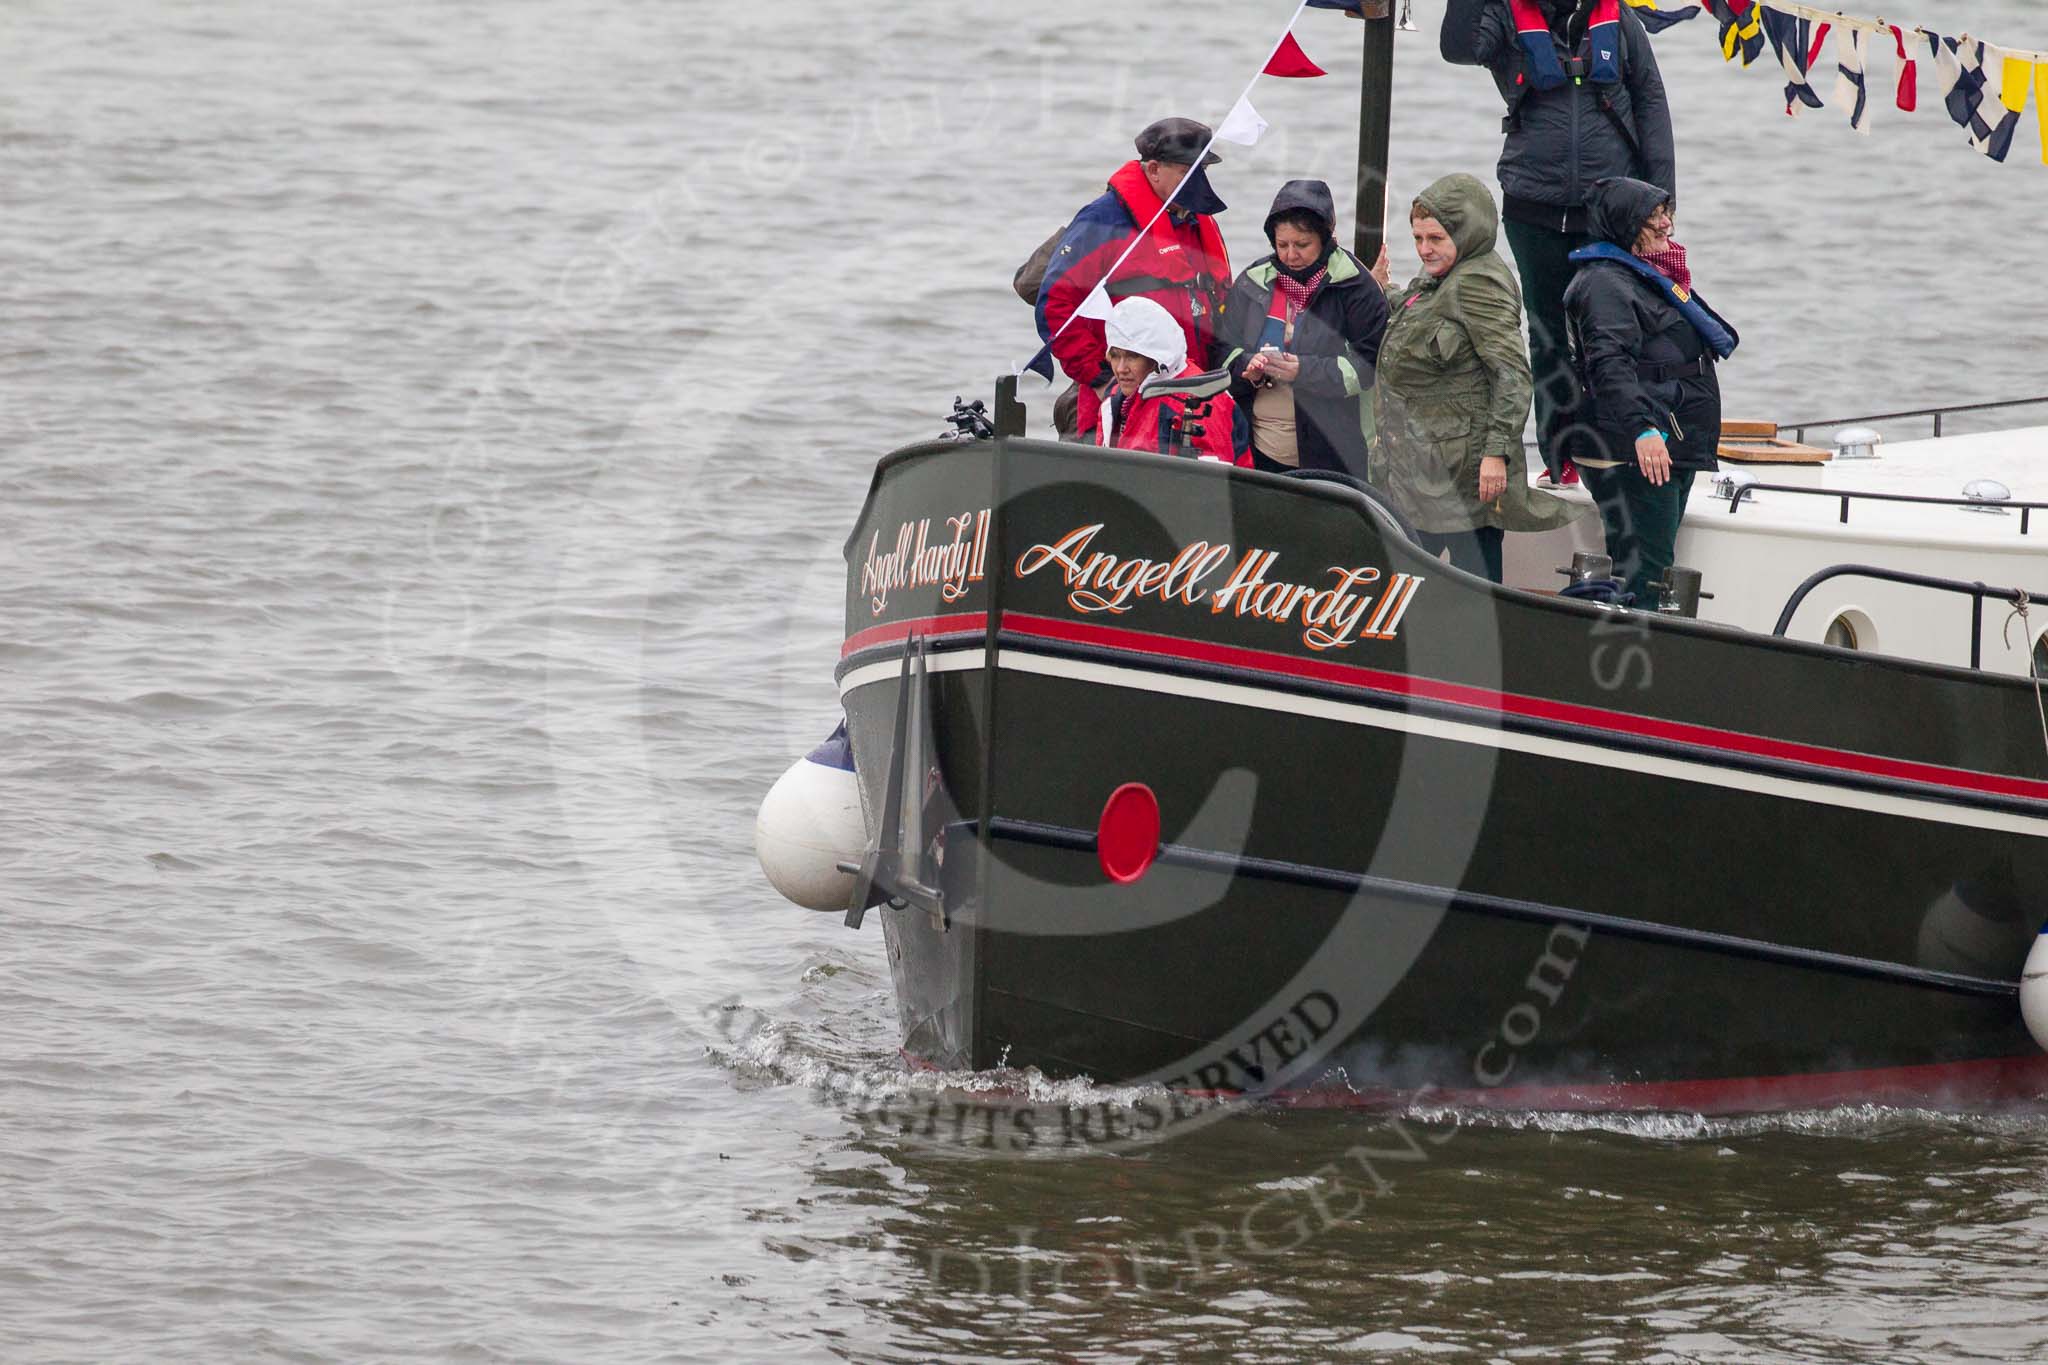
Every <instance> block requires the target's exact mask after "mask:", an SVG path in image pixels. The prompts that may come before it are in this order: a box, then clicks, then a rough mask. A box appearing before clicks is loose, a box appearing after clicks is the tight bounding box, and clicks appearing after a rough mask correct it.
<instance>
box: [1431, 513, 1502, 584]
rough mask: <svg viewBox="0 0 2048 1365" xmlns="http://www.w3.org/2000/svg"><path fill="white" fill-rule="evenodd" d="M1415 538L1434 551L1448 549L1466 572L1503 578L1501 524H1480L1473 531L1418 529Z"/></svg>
mask: <svg viewBox="0 0 2048 1365" xmlns="http://www.w3.org/2000/svg"><path fill="white" fill-rule="evenodd" d="M1415 539H1416V540H1417V541H1418V542H1419V543H1420V544H1421V546H1422V548H1423V549H1425V550H1427V551H1429V552H1430V553H1431V554H1433V555H1441V554H1442V553H1443V552H1444V551H1445V550H1449V551H1450V552H1451V563H1452V564H1454V565H1456V566H1457V567H1458V568H1460V569H1463V570H1464V571H1465V572H1466V573H1473V574H1478V575H1479V576H1480V577H1481V578H1489V579H1492V580H1493V581H1494V582H1496V583H1498V582H1500V547H1501V529H1500V527H1498V526H1480V527H1475V528H1474V529H1472V530H1470V531H1441V532H1439V531H1417V532H1416V533H1415Z"/></svg>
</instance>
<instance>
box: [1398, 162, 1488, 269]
mask: <svg viewBox="0 0 2048 1365" xmlns="http://www.w3.org/2000/svg"><path fill="white" fill-rule="evenodd" d="M1415 207H1417V208H1418V209H1421V210H1422V212H1423V213H1425V214H1427V215H1428V216H1429V217H1431V218H1434V219H1436V220H1437V221H1438V222H1439V223H1442V224H1443V225H1444V231H1446V232H1448V233H1450V234H1451V241H1452V242H1453V243H1454V244H1455V245H1456V246H1457V248H1458V265H1463V264H1465V262H1467V261H1469V260H1471V259H1472V258H1473V257H1475V256H1484V255H1485V254H1486V253H1487V252H1489V251H1492V250H1493V247H1494V243H1495V242H1497V241H1498V240H1499V239H1500V209H1499V208H1497V207H1496V206H1495V205H1494V202H1493V196H1492V195H1491V194H1489V193H1488V192H1487V189H1486V186H1485V185H1483V184H1481V183H1480V182H1479V181H1478V180H1476V179H1474V178H1473V177H1472V176H1469V175H1447V176H1445V177H1444V178H1443V179H1441V180H1439V181H1437V182H1436V183H1435V184H1434V185H1431V186H1430V187H1429V188H1428V189H1426V190H1424V191H1423V192H1422V193H1421V194H1418V195H1416V196H1415ZM1451 268H1452V269H1453V270H1455V269H1457V266H1452V267H1451Z"/></svg>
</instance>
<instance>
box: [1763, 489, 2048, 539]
mask: <svg viewBox="0 0 2048 1365" xmlns="http://www.w3.org/2000/svg"><path fill="white" fill-rule="evenodd" d="M1751 493H1804V494H1807V495H1808V496H1817V497H1823V498H1840V499H1841V500H1842V523H1843V525H1847V524H1848V522H1849V499H1851V498H1868V499H1869V500H1870V501H1872V502H1923V503H1930V504H1933V505H1934V506H1937V507H1970V508H1975V509H1977V510H1979V511H1983V512H2003V511H2005V510H2006V509H2007V508H2011V507H2017V508H2019V510H2020V534H2021V535H2025V534H2026V533H2027V526H2028V523H2029V521H2030V520H2031V519H2032V517H2033V514H2034V512H2035V510H2036V509H2048V502H1987V501H1986V500H1984V499H1983V498H1937V497H1930V496H1929V495H1927V494H1925V493H1860V492H1857V491H1856V490H1854V489H1844V488H1813V487H1810V486H1807V485H1803V484H1796V483H1745V484H1737V485H1736V486H1735V488H1734V490H1733V491H1732V492H1731V493H1730V494H1729V497H1728V515H1730V516H1734V515H1735V509H1736V508H1738V507H1740V506H1742V500H1743V499H1744V498H1746V497H1748V496H1749V495H1750V494H1751Z"/></svg>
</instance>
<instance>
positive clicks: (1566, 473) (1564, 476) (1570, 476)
mask: <svg viewBox="0 0 2048 1365" xmlns="http://www.w3.org/2000/svg"><path fill="white" fill-rule="evenodd" d="M1578 481H1579V467H1578V466H1577V465H1575V464H1573V463H1572V462H1571V460H1570V459H1569V458H1567V459H1566V460H1565V461H1564V463H1563V465H1562V466H1561V467H1560V468H1559V470H1558V474H1557V486H1558V487H1559V488H1564V487H1566V486H1567V485H1570V484H1575V483H1577V482H1578Z"/></svg>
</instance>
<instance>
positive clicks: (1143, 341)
mask: <svg viewBox="0 0 2048 1365" xmlns="http://www.w3.org/2000/svg"><path fill="white" fill-rule="evenodd" d="M1103 332H1104V334H1105V335H1106V337H1107V339H1108V341H1109V368H1110V373H1111V374H1113V375H1114V376H1115V379H1116V382H1115V383H1113V384H1111V385H1110V387H1109V393H1108V394H1107V395H1106V396H1105V397H1104V398H1103V400H1102V420H1101V423H1100V425H1099V426H1098V427H1097V433H1098V435H1097V439H1098V440H1099V441H1100V442H1101V443H1102V444H1103V445H1105V446H1110V447H1112V448H1114V449H1117V450H1149V451H1153V452H1155V453H1158V454H1165V455H1172V454H1178V453H1180V447H1181V445H1182V444H1183V443H1184V444H1185V445H1186V446H1188V447H1191V448H1192V450H1193V453H1194V454H1195V455H1196V456H1197V457H1198V458H1201V459H1204V460H1221V461H1223V462H1224V463H1226V464H1237V465H1245V466H1249V465H1250V464H1251V462H1252V458H1251V452H1250V451H1245V452H1243V453H1240V452H1239V451H1238V450H1237V449H1236V447H1235V445H1234V444H1233V440H1234V438H1233V432H1234V430H1235V428H1236V426H1237V407H1236V405H1235V404H1234V403H1233V402H1232V401H1231V398H1230V394H1229V393H1228V392H1224V393H1219V394H1217V395H1216V396H1215V397H1214V398H1209V399H1202V400H1194V401H1193V403H1192V404H1191V403H1190V400H1187V399H1183V398H1181V397H1178V396H1173V395H1169V396H1167V397H1163V398H1140V397H1139V396H1138V386H1139V385H1140V384H1143V383H1144V382H1145V381H1146V380H1147V379H1148V378H1150V377H1151V376H1152V374H1153V373H1154V372H1155V371H1157V372H1164V373H1165V374H1168V375H1171V376H1173V377H1174V378H1176V379H1178V378H1181V377H1182V376H1184V375H1191V374H1199V373H1201V369H1200V367H1199V366H1196V365H1194V364H1191V363H1190V362H1189V360H1188V343H1187V336H1186V334H1185V333H1184V332H1183V331H1182V330H1181V325H1180V324H1179V323H1177V322H1175V321H1174V320H1173V315H1172V314H1171V313H1169V312H1167V311H1166V310H1165V309H1164V308H1162V307H1160V306H1159V305H1158V304H1156V303H1154V302H1153V301H1152V300H1151V299H1148V298H1128V299H1125V300H1124V301H1123V302H1122V303H1119V304H1118V305H1117V306H1116V307H1114V308H1112V309H1111V310H1110V313H1109V318H1108V320H1107V321H1106V322H1105V323H1104V324H1103ZM1205 404H1206V410H1205V411H1201V410H1198V411H1196V412H1192V413H1191V412H1189V411H1188V409H1189V407H1190V406H1193V407H1195V408H1196V409H1202V408H1203V406H1204V405H1205ZM1190 427H1193V428H1196V430H1190V429H1189V428H1190ZM1176 436H1177V437H1178V439H1176Z"/></svg>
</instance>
